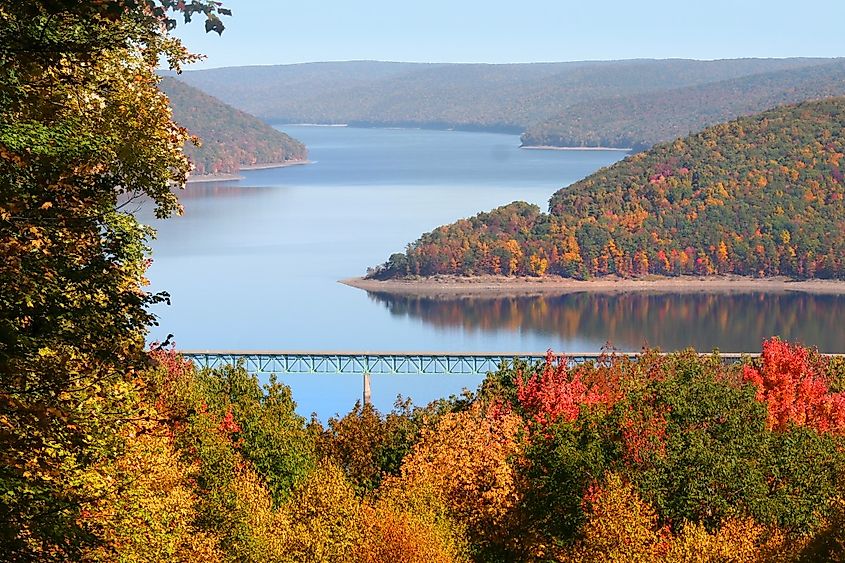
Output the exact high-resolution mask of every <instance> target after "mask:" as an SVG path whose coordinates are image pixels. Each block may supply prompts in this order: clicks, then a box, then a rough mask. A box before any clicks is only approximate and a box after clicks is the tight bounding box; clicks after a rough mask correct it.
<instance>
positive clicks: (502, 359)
mask: <svg viewBox="0 0 845 563" xmlns="http://www.w3.org/2000/svg"><path fill="white" fill-rule="evenodd" d="M182 355H183V356H184V357H185V358H186V359H189V360H191V361H192V362H194V364H195V365H197V366H198V367H200V368H215V367H221V366H224V365H227V364H238V363H241V364H242V365H243V366H244V368H245V369H246V370H247V371H248V372H249V373H252V374H256V375H269V374H277V375H294V374H322V375H332V374H349V375H362V374H370V375H377V374H388V375H390V374H393V375H414V374H419V375H487V373H489V372H492V371H496V370H497V369H498V368H499V366H500V365H502V364H503V363H511V362H513V361H514V359H517V358H518V359H520V360H524V361H527V362H530V363H535V362H539V361H542V360H544V359H545V357H546V354H545V353H542V354H526V353H522V352H517V353H512V354H510V353H498V352H497V353H489V354H487V353H453V352H426V353H418V352H222V351H206V352H199V351H185V352H182ZM614 355H616V356H627V357H630V358H632V359H636V358H637V357H638V356H639V354H638V353H626V352H616V353H614ZM704 355H709V354H704ZM754 356H757V354H719V358H720V359H721V361H723V362H725V363H737V362H740V361H742V359H743V358H748V357H754ZM565 357H566V360H567V362H569V363H570V364H578V363H583V362H590V361H597V360H599V359H601V358H602V357H607V355H606V354H589V353H588V354H566V355H565Z"/></svg>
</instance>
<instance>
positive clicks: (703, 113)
mask: <svg viewBox="0 0 845 563" xmlns="http://www.w3.org/2000/svg"><path fill="white" fill-rule="evenodd" d="M841 95H845V61H837V62H835V63H832V64H826V65H819V66H813V67H809V68H800V69H790V70H785V71H783V70H782V71H777V72H770V73H764V74H757V75H753V76H746V77H742V78H735V79H731V80H724V81H719V82H714V83H708V84H704V85H699V86H691V87H685V88H679V89H674V90H666V91H663V92H652V93H649V94H638V95H635V96H626V97H622V98H616V99H602V100H591V101H585V102H580V103H577V104H574V105H572V106H570V107H569V108H567V110H566V111H565V112H564V113H563V114H562V115H559V116H556V117H554V118H551V119H548V120H546V121H543V122H542V123H539V124H536V125H533V126H531V127H529V128H528V129H527V130H526V131H525V133H523V135H522V142H523V144H524V145H528V146H536V145H549V146H609V147H632V148H634V149H637V150H639V149H644V148H648V147H650V146H652V145H654V144H656V143H659V142H665V141H670V140H672V139H675V138H677V137H679V136H682V135H686V134H687V133H689V132H691V131H700V130H701V129H703V128H704V127H707V126H709V125H714V124H716V123H721V122H723V121H727V120H729V119H735V118H737V117H739V116H742V115H751V114H754V113H757V112H760V111H763V110H766V109H768V108H772V107H775V106H778V105H783V104H790V103H798V102H802V101H807V100H814V99H821V98H826V97H830V96H841Z"/></svg>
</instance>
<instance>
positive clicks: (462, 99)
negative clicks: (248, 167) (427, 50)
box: [181, 58, 831, 144]
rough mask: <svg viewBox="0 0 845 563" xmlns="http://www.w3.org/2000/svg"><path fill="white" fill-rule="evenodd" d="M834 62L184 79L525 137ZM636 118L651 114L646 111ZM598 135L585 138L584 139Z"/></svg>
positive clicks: (273, 103) (341, 69) (361, 68)
mask: <svg viewBox="0 0 845 563" xmlns="http://www.w3.org/2000/svg"><path fill="white" fill-rule="evenodd" d="M830 63H831V59H801V58H793V59H733V60H719V61H695V60H684V59H668V60H648V59H644V60H623V61H598V62H596V61H592V62H589V61H588V62H568V63H536V64H417V63H390V62H376V61H351V62H334V63H308V64H298V65H280V66H256V67H233V68H221V69H211V70H202V71H189V72H185V73H184V74H183V75H182V76H181V79H182V80H184V81H186V82H187V83H189V84H191V85H193V86H196V87H198V88H200V89H202V90H203V91H205V92H207V93H209V94H211V95H213V96H216V97H218V98H220V99H221V100H223V101H224V102H226V103H229V104H231V105H233V106H235V107H237V108H239V109H241V110H244V111H247V112H249V113H251V114H253V115H256V116H258V117H261V118H262V119H265V120H268V121H277V122H288V123H349V124H353V125H369V126H415V127H419V126H422V127H439V128H449V127H455V128H464V129H486V130H500V131H510V132H514V133H520V132H523V131H524V130H525V129H526V128H528V127H530V126H532V125H535V124H537V123H540V122H543V121H545V120H547V119H550V118H552V117H554V116H558V115H562V114H564V113H565V112H566V111H567V109H568V108H570V107H572V106H573V105H577V104H585V103H597V104H601V103H602V102H601V101H602V100H612V99H615V98H620V97H628V96H635V95H651V94H654V93H658V92H664V91H667V90H677V89H680V88H686V87H694V86H700V85H704V84H710V83H714V82H722V81H725V80H732V79H736V78H742V77H748V76H752V75H758V74H766V73H771V72H776V71H791V70H798V69H804V68H808V67H812V66H818V65H821V64H830ZM756 109H762V108H756ZM635 119H639V120H648V119H649V116H647V115H644V114H637V115H636V116H635ZM686 132H687V131H683V132H682V133H686ZM589 141H590V137H589V136H585V138H584V143H583V144H586V143H588V142H589ZM577 144H582V143H577Z"/></svg>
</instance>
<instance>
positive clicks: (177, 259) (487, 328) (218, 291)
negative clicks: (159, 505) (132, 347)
mask: <svg viewBox="0 0 845 563" xmlns="http://www.w3.org/2000/svg"><path fill="white" fill-rule="evenodd" d="M282 129H283V130H284V131H285V132H287V133H289V134H291V135H292V136H294V137H296V138H298V139H300V140H302V141H303V142H304V143H306V145H307V146H308V148H309V159H310V160H311V161H312V164H309V165H307V166H294V167H288V168H279V169H264V170H250V171H243V172H242V173H241V176H243V179H241V180H237V181H227V182H203V183H192V184H189V186H188V187H187V188H186V189H185V190H184V192H182V193H181V195H180V197H181V200H182V203H183V205H184V207H185V214H184V216H182V217H177V218H172V219H168V220H166V221H154V220H153V219H152V217H150V216H149V215H148V214H147V213H148V212H147V211H141V219H142V220H144V221H145V222H149V223H151V224H152V225H153V226H154V227H155V228H156V229H157V231H158V237H157V239H156V240H154V241H153V242H152V247H153V263H152V266H151V268H150V270H149V272H148V277H149V278H150V280H151V284H152V286H151V288H152V289H153V290H155V291H167V292H169V293H170V295H171V300H172V304H171V305H170V306H163V305H162V306H158V307H157V308H156V309H154V312H155V313H156V314H157V315H158V316H159V326H157V327H154V328H153V330H152V331H151V334H150V340H162V339H164V338H165V337H166V335H168V334H173V335H174V340H175V342H176V345H177V347H178V348H179V349H184V350H235V351H237V350H311V351H337V350H343V351H360V352H364V351H382V352H401V351H410V352H426V351H437V352H543V351H545V350H547V349H552V350H554V351H555V352H561V353H566V352H596V351H599V350H600V349H601V348H602V347H603V346H605V345H607V344H610V345H612V346H614V347H615V348H617V349H619V350H625V351H635V350H639V349H641V348H642V347H643V346H645V345H648V346H653V347H659V348H661V349H663V350H667V351H669V350H675V349H678V348H683V347H687V346H694V347H695V348H697V349H698V350H700V351H709V350H712V349H714V348H718V349H720V350H722V351H725V352H756V351H759V347H760V342H761V341H762V340H763V339H765V338H767V337H770V336H772V335H775V334H777V335H780V336H782V337H784V338H788V339H791V340H795V341H800V342H803V343H805V344H808V345H814V346H818V347H819V349H820V350H821V351H823V352H828V353H842V352H845V331H843V329H842V328H841V326H842V325H841V319H842V318H845V296H841V295H814V294H805V293H793V292H785V293H784V292H781V293H776V294H768V293H760V292H749V293H741V294H734V293H729V294H707V293H686V294H682V295H661V294H646V295H628V294H621V295H620V294H601V293H595V294H585V293H576V294H571V295H564V296H557V297H550V296H536V297H530V296H522V297H502V296H498V297H490V298H480V297H473V298H466V299H461V298H451V299H445V300H443V299H428V298H413V297H407V296H391V295H383V294H370V293H367V292H365V291H362V290H359V289H355V288H352V287H348V286H346V285H342V284H340V283H338V280H341V279H345V278H350V277H353V276H359V275H361V274H363V273H364V272H365V271H366V269H367V267H369V266H374V265H376V264H378V263H380V262H383V261H384V260H385V259H386V258H387V257H388V256H389V255H390V254H391V253H393V252H397V251H401V250H403V248H404V246H405V245H406V244H407V243H409V242H411V241H413V240H415V239H416V238H417V237H419V235H420V234H422V233H423V232H426V231H430V230H432V229H433V228H435V227H437V226H438V225H441V224H444V223H449V222H452V221H454V220H457V219H460V218H463V217H468V216H471V215H474V214H476V213H477V212H479V211H487V210H489V209H492V208H494V207H497V206H499V205H504V204H507V203H510V202H512V201H515V200H522V201H527V202H529V203H534V204H536V205H538V206H540V208H541V209H543V210H545V209H546V208H547V205H548V199H549V197H550V196H551V194H552V193H553V192H554V191H556V190H557V189H559V188H561V187H562V186H566V185H568V184H571V183H572V182H575V181H577V180H579V179H581V178H583V177H585V176H587V175H589V174H591V173H593V172H595V171H596V170H598V169H599V168H601V167H603V166H608V165H611V164H613V163H614V162H616V161H618V160H620V159H621V158H624V156H625V153H623V152H619V151H596V150H591V151H541V150H522V149H520V148H519V138H518V137H517V136H515V135H505V134H494V133H476V132H462V131H433V130H416V129H361V128H351V127H310V126H284V127H282ZM740 321H741V322H740ZM327 378H328V379H330V382H328V379H327ZM283 380H284V381H285V383H288V384H289V385H291V386H292V388H293V391H294V398H295V399H296V400H297V402H298V403H299V407H300V408H299V411H300V412H301V413H303V414H308V413H311V412H314V411H316V412H317V413H318V415H319V417H320V418H321V419H325V418H326V417H327V416H330V415H332V414H334V413H336V412H340V413H343V412H347V411H348V410H349V408H351V406H352V404H354V401H355V400H357V399H358V398H359V397H360V388H361V382H360V380H359V379H357V378H353V377H344V376H334V377H333V378H331V377H330V376H319V377H318V376H302V375H300V376H288V377H285V378H283ZM478 381H479V378H477V377H464V376H442V377H439V378H438V379H437V381H436V382H434V381H432V379H431V377H430V376H428V377H426V376H417V377H413V376H402V377H398V376H380V377H377V378H375V379H374V381H373V402H374V404H375V405H376V406H377V407H378V408H380V409H382V410H384V409H388V408H389V407H390V405H391V404H392V402H393V399H394V398H395V397H396V394H397V393H402V394H403V395H405V396H408V395H410V396H411V397H412V398H413V399H414V402H415V403H417V404H422V403H425V402H427V401H429V400H432V399H434V398H437V397H442V396H447V395H449V394H451V393H456V392H459V391H460V390H461V388H462V387H464V386H467V387H470V388H473V387H474V386H475V385H476V384H477V383H478Z"/></svg>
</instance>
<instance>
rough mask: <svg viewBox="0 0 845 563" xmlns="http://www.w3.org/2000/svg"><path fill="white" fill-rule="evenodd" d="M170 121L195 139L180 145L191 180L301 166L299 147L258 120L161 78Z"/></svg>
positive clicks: (302, 150) (302, 148) (304, 152)
mask: <svg viewBox="0 0 845 563" xmlns="http://www.w3.org/2000/svg"><path fill="white" fill-rule="evenodd" d="M161 89H162V90H163V91H164V92H165V93H166V94H167V97H168V98H169V99H170V105H171V107H172V109H173V118H174V120H175V121H176V122H177V123H179V124H180V125H182V126H183V127H185V128H186V129H188V131H190V133H191V134H192V135H195V136H197V137H199V138H200V140H201V142H202V145H201V146H200V147H197V146H195V145H193V144H192V143H187V144H186V145H185V154H186V155H188V158H190V160H191V162H192V163H193V164H194V173H195V174H196V175H206V174H231V173H235V172H237V171H238V170H239V169H240V168H241V167H242V166H255V165H263V164H277V163H284V162H294V161H301V160H305V159H306V158H307V157H308V151H307V150H306V148H305V145H303V144H302V143H300V142H299V141H297V140H296V139H293V138H291V137H290V136H288V135H286V134H285V133H282V132H281V131H279V130H277V129H274V128H273V127H271V126H270V125H268V124H266V123H265V122H263V121H261V120H260V119H258V118H256V117H254V116H252V115H249V114H248V113H245V112H243V111H240V110H237V109H235V108H233V107H231V106H229V105H227V104H225V103H223V102H221V101H220V100H218V99H217V98H214V97H213V96H210V95H208V94H206V93H204V92H202V91H200V90H198V89H196V88H194V87H192V86H189V85H187V84H185V83H184V82H181V81H179V80H178V79H176V78H172V77H164V78H163V79H162V81H161Z"/></svg>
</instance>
